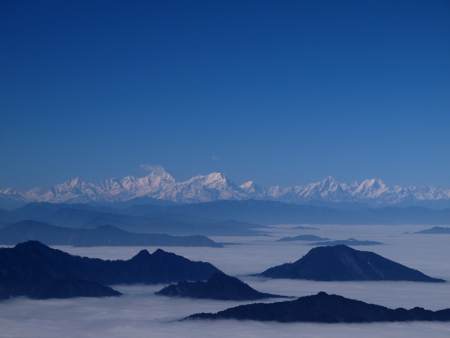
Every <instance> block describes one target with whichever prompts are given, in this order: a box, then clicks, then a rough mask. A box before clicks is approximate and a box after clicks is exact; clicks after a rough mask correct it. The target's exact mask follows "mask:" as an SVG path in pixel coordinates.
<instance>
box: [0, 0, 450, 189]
mask: <svg viewBox="0 0 450 338" xmlns="http://www.w3.org/2000/svg"><path fill="white" fill-rule="evenodd" d="M0 36H1V41H2V44H1V47H0V48H1V52H0V71H1V78H2V80H1V81H0V86H1V87H0V114H1V122H2V123H1V124H0V152H1V158H2V161H1V162H2V163H1V170H0V186H14V187H19V188H26V187H30V186H34V185H43V186H46V185H50V184H53V183H57V182H60V181H62V180H64V179H66V178H68V177H71V176H82V177H84V178H86V179H93V180H97V179H101V178H105V177H110V176H122V175H126V174H130V173H132V174H138V173H139V171H138V168H139V165H140V164H143V163H152V164H160V165H163V166H164V167H166V168H167V169H168V170H169V171H171V172H172V173H173V174H174V175H175V176H177V177H179V178H180V179H182V178H185V177H188V176H191V175H194V174H199V173H207V172H210V171H213V170H221V171H224V172H225V173H226V174H227V175H229V176H230V177H231V178H233V179H235V180H236V181H240V180H244V179H248V178H252V179H255V180H256V181H258V182H260V183H262V184H274V183H280V184H283V185H284V184H293V183H303V182H306V181H309V180H312V179H318V178H322V177H323V176H326V175H333V176H336V177H337V178H340V179H343V180H353V179H360V178H364V177H372V176H376V177H382V178H384V179H385V180H386V181H387V182H388V183H399V184H434V185H444V186H445V185H447V186H448V185H450V156H449V149H450V3H449V2H448V1H446V0H442V1H440V0H435V1H425V0H423V1H415V0H410V1H383V0H377V1H376V0H360V1H324V0H315V1H312V0H311V1H285V2H281V1H223V2H216V1H195V2H192V1H159V2H157V1H130V2H123V1H95V0H94V1H73V2H67V1H39V2H37V1H2V2H1V4H0Z"/></svg>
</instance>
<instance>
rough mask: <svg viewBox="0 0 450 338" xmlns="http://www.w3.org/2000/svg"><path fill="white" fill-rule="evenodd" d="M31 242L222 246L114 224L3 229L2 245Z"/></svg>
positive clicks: (37, 224) (202, 238)
mask: <svg viewBox="0 0 450 338" xmlns="http://www.w3.org/2000/svg"><path fill="white" fill-rule="evenodd" d="M30 240H33V241H39V242H41V243H44V244H46V245H72V246H188V247H215V248H217V247H222V245H221V244H220V243H217V242H214V241H213V240H211V239H209V238H208V237H205V236H200V235H197V236H172V235H166V234H147V233H134V232H128V231H125V230H122V229H119V228H117V227H114V226H111V225H103V226H99V227H96V228H93V229H75V228H66V227H60V226H55V225H50V224H47V223H41V222H36V221H30V220H26V221H21V222H17V223H14V224H11V225H7V226H5V227H3V228H0V244H1V245H15V244H17V243H21V242H25V241H30Z"/></svg>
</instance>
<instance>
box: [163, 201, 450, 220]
mask: <svg viewBox="0 0 450 338" xmlns="http://www.w3.org/2000/svg"><path fill="white" fill-rule="evenodd" d="M166 212H170V213H176V214H181V215H186V216H189V217H194V216H196V217H200V216H202V217H206V218H210V219H233V220H237V221H240V222H247V223H255V224H263V225H270V224H302V223H303V224H375V225H376V224H450V209H442V210H435V209H427V208H421V207H382V208H355V209H334V208H330V207H326V206H314V205H298V204H288V203H282V202H275V201H260V200H243V201H214V202H209V203H198V204H183V205H176V206H173V207H170V208H168V209H167V210H166Z"/></svg>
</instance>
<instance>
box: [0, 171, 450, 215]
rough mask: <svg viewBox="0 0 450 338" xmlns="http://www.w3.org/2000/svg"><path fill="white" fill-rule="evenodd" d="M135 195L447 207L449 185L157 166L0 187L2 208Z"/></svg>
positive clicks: (124, 198)
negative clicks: (301, 181)
mask: <svg viewBox="0 0 450 338" xmlns="http://www.w3.org/2000/svg"><path fill="white" fill-rule="evenodd" d="M139 198H146V199H152V200H155V201H162V202H164V201H166V202H175V203H198V202H210V201H217V200H244V199H257V200H272V201H282V202H290V203H301V204H305V203H316V204H323V203H325V204H328V203H332V204H349V203H350V204H354V203H358V204H365V205H377V206H383V205H384V206H386V205H425V206H450V188H437V187H430V186H424V187H417V186H407V187H403V186H398V185H396V186H388V185H386V184H385V183H384V182H383V181H382V180H381V179H375V178H372V179H365V180H362V181H359V182H352V183H346V182H340V181H338V180H336V179H335V178H333V177H326V178H325V179H323V180H322V181H318V182H312V183H309V184H305V185H295V186H289V187H281V186H278V185H276V186H271V187H263V186H260V185H258V184H256V183H254V182H253V181H246V182H243V183H241V184H236V183H234V182H232V181H231V180H230V179H229V178H227V177H226V176H225V175H224V174H222V173H220V172H213V173H210V174H207V175H199V176H194V177H192V178H190V179H187V180H185V181H176V180H175V178H174V177H173V176H172V175H171V174H169V173H168V172H167V171H166V170H164V169H163V168H161V167H151V168H149V170H148V173H147V174H146V175H145V176H142V177H135V176H126V177H123V178H111V179H107V180H104V181H102V182H99V183H93V182H87V181H84V180H82V179H81V178H79V177H76V178H72V179H70V180H68V181H66V182H64V183H61V184H57V185H55V186H53V187H51V188H49V189H42V188H34V189H31V190H28V191H18V190H15V189H11V188H7V189H0V206H2V207H10V206H17V205H18V204H20V203H29V202H51V203H92V202H95V203H113V202H124V201H129V200H133V199H139Z"/></svg>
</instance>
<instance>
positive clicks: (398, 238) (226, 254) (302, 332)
mask: <svg viewBox="0 0 450 338" xmlns="http://www.w3.org/2000/svg"><path fill="white" fill-rule="evenodd" d="M423 228H424V227H415V226H411V227H407V226H320V227H318V228H317V229H315V230H298V229H293V228H292V227H289V226H283V227H281V226H280V227H274V228H272V229H270V230H269V232H268V233H269V236H261V237H235V238H230V237H223V238H215V239H217V240H222V241H226V242H232V243H234V244H233V245H228V246H226V247H225V248H173V247H171V248H165V249H166V250H168V251H172V252H175V253H178V254H181V255H183V256H186V257H188V258H190V259H194V260H205V261H209V262H211V263H213V264H215V265H216V266H217V267H219V268H220V269H222V270H223V271H224V272H226V273H229V274H233V275H238V276H240V277H241V278H243V279H244V280H245V281H246V282H248V283H249V284H251V285H252V286H253V287H255V288H257V289H258V290H260V291H265V292H271V293H279V294H285V295H292V296H302V295H308V294H313V293H317V292H318V291H326V292H329V293H336V294H340V295H344V296H347V297H351V298H356V299H360V300H364V301H367V302H372V303H377V304H381V305H386V306H390V307H399V306H402V307H414V306H422V307H426V308H430V309H440V308H445V307H450V283H444V284H429V283H410V282H312V281H294V280H270V279H263V278H257V277H249V276H247V275H248V274H252V273H256V272H260V271H262V270H264V269H266V268H267V267H269V266H272V265H275V264H279V263H283V262H287V261H294V260H296V259H298V258H300V257H301V256H302V255H303V254H305V253H306V252H307V251H308V250H309V249H311V246H309V245H307V244H306V243H299V242H295V243H294V242H276V239H277V238H279V237H281V236H285V235H295V234H300V233H303V234H305V233H311V234H316V235H320V236H326V237H330V238H333V239H346V238H348V237H354V238H357V239H366V240H375V241H381V242H383V243H385V244H384V245H380V246H371V247H360V249H364V250H370V251H375V252H377V253H380V254H382V255H384V256H386V257H388V258H391V259H393V260H396V261H398V262H400V263H403V264H406V265H409V266H411V267H414V268H417V269H419V270H421V271H423V272H424V273H427V274H429V275H431V276H434V277H440V278H444V279H447V280H450V260H449V259H448V257H450V245H449V244H450V236H442V235H417V234H412V232H414V231H417V230H420V229H423ZM62 249H63V250H65V251H69V252H71V253H73V254H78V255H83V256H89V257H100V258H107V259H127V258H130V257H131V256H132V255H134V254H136V253H137V252H138V251H139V250H140V249H141V248H136V247H124V248H117V247H103V248H99V247H94V248H75V247H63V248H62ZM148 249H149V250H150V251H153V250H154V249H155V248H148ZM161 287H162V285H156V286H145V285H137V286H115V288H116V289H118V290H120V291H121V292H123V293H124V296H122V297H117V298H104V299H92V298H91V299H90V298H78V299H67V300H45V301H37V300H29V299H25V298H22V299H14V300H8V301H5V302H1V303H0V328H1V329H0V337H8V338H19V337H20V338H28V337H30V338H31V337H32V338H41V337H42V338H44V337H45V338H61V337H67V338H72V337H73V338H75V337H77V338H79V337H92V338H94V337H95V338H106V337H107V338H118V337H121V338H122V337H123V338H125V337H126V338H133V337H136V338H140V337H187V338H189V337H193V338H194V337H195V338H198V337H220V338H229V337H261V338H264V337H270V338H273V337H277V338H282V337H300V338H302V337H311V338H312V337H314V338H322V337H324V338H325V337H338V338H340V337H342V338H344V337H345V338H348V337H361V338H363V337H369V338H371V337H377V338H379V337H411V338H415V337H417V338H423V337H427V338H435V337H436V338H437V337H446V338H447V337H450V323H429V322H417V323H387V324H351V325H348V324H336V325H335V324H305V323H298V324H280V323H259V322H251V321H241V322H239V321H179V319H181V318H183V317H185V316H188V315H190V314H192V313H196V312H215V311H219V310H222V309H225V308H228V307H230V306H235V305H238V304H243V302H241V303H239V302H225V301H211V300H190V299H180V298H178V299H177V298H167V297H163V296H156V295H154V292H155V291H157V290H159V289H160V288H161Z"/></svg>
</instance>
